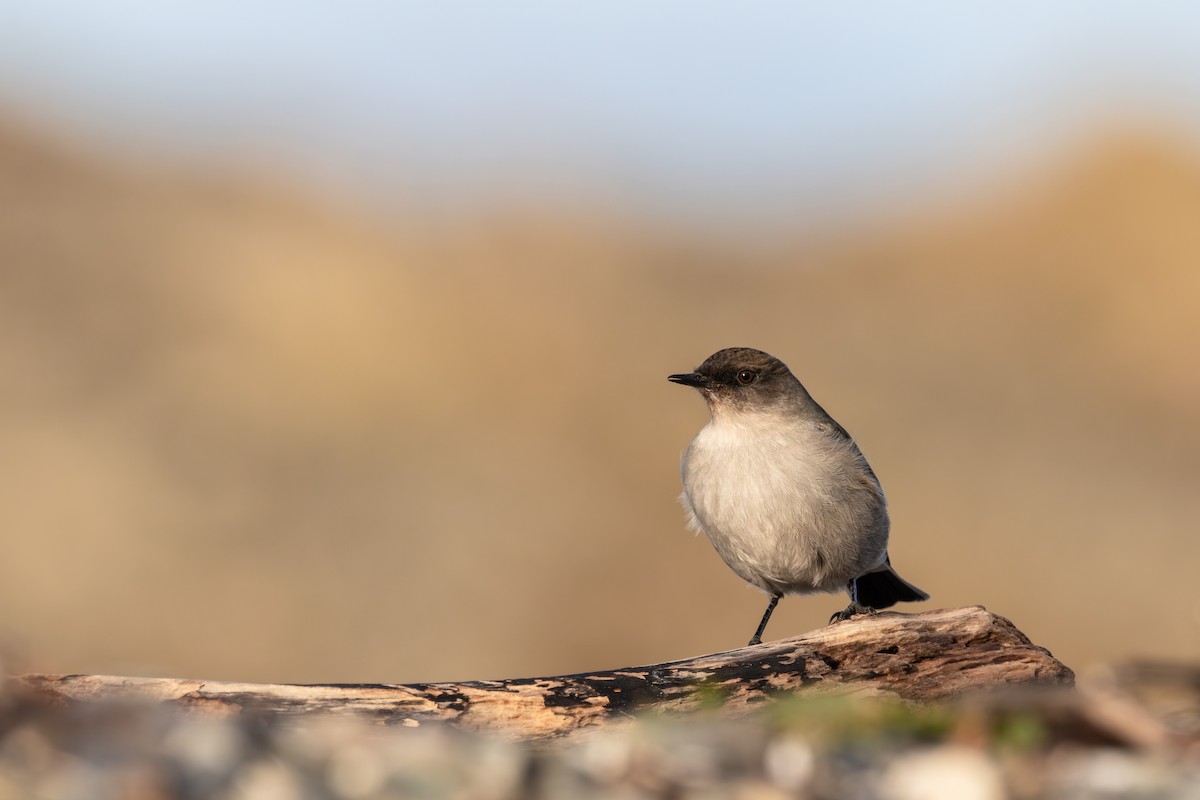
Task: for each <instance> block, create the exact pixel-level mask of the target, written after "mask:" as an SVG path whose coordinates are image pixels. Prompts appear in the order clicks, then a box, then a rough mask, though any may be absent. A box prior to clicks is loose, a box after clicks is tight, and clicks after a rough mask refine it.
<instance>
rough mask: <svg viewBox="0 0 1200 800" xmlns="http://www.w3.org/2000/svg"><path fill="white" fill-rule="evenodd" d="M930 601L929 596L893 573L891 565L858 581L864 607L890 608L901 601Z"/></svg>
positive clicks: (859, 593)
mask: <svg viewBox="0 0 1200 800" xmlns="http://www.w3.org/2000/svg"><path fill="white" fill-rule="evenodd" d="M928 599H929V595H928V594H926V593H925V592H922V591H921V590H920V589H918V588H917V587H915V586H913V585H912V584H911V583H909V582H908V581H906V580H904V579H903V578H901V577H900V576H899V575H897V574H896V573H895V572H893V571H892V568H891V565H888V566H887V567H886V568H884V569H882V570H880V571H879V572H868V573H867V574H866V575H863V576H861V577H859V579H858V602H859V603H860V604H862V605H864V606H870V607H871V608H888V607H889V606H894V605H896V603H897V602H900V601H905V602H908V603H915V602H917V601H919V600H928Z"/></svg>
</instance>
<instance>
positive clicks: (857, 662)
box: [17, 606, 1074, 739]
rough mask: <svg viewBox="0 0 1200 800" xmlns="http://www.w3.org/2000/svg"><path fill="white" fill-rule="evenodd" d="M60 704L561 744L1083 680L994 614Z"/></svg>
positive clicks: (41, 695)
mask: <svg viewBox="0 0 1200 800" xmlns="http://www.w3.org/2000/svg"><path fill="white" fill-rule="evenodd" d="M17 680H18V681H19V683H21V684H23V685H24V686H25V687H26V688H27V689H28V690H29V692H30V693H31V694H32V696H33V697H34V698H36V700H37V701H39V702H46V703H76V702H87V701H103V700H150V701H161V702H166V703H171V704H174V705H177V706H179V707H181V708H185V709H192V710H195V711H198V712H206V713H217V714H236V713H240V712H243V711H248V712H256V713H270V714H308V713H338V714H346V713H352V714H362V715H368V716H370V717H374V718H376V719H378V720H379V721H380V722H381V723H384V724H388V725H405V726H410V727H416V726H420V725H423V724H426V723H430V722H446V723H450V724H453V725H456V726H459V727H463V728H466V729H469V730H488V731H492V732H496V733H500V734H501V735H505V736H508V737H510V738H517V739H548V738H554V737H559V736H563V735H566V734H569V733H573V732H575V731H580V730H587V729H591V728H595V727H598V726H603V725H611V724H614V723H618V722H620V721H622V720H626V719H629V718H630V716H631V715H632V714H634V713H636V712H642V711H654V712H682V711H688V710H692V709H695V708H698V707H700V706H701V705H704V704H711V703H712V702H713V700H714V699H719V700H720V701H721V703H722V704H723V708H724V709H726V710H727V711H728V712H730V713H735V714H736V713H745V712H747V711H749V710H750V709H751V708H752V707H753V706H755V705H756V704H758V703H761V702H763V701H765V700H767V699H769V698H771V697H772V696H775V695H777V694H779V693H781V692H812V691H823V690H826V691H827V690H831V689H833V690H842V691H854V692H864V693H878V694H889V695H894V696H898V697H901V698H904V699H907V700H914V701H925V700H943V699H948V698H951V697H955V696H957V695H960V694H963V693H965V692H968V691H971V690H976V689H987V688H995V687H1000V686H1012V685H1018V684H1066V685H1070V684H1072V683H1073V681H1074V675H1073V673H1072V672H1071V670H1070V669H1068V668H1067V667H1066V666H1064V665H1063V664H1062V663H1061V662H1059V661H1057V660H1056V659H1055V658H1054V657H1053V656H1052V655H1050V653H1049V652H1048V651H1047V650H1045V649H1043V648H1041V647H1038V646H1036V645H1034V644H1032V643H1031V642H1030V641H1029V639H1028V638H1027V637H1026V636H1025V635H1024V634H1022V633H1021V632H1020V631H1019V630H1017V628H1016V627H1015V626H1014V625H1013V624H1012V623H1011V622H1009V621H1008V620H1007V619H1005V618H1003V617H999V616H996V615H995V614H991V613H989V612H988V611H986V610H985V609H984V608H982V607H981V606H970V607H966V608H955V609H944V610H940V611H930V612H926V613H923V614H897V613H881V614H878V615H876V616H862V617H856V618H854V619H852V620H849V621H847V622H841V623H838V624H836V625H832V626H830V627H827V628H822V629H819V630H816V631H812V632H810V633H806V634H803V635H801V636H796V637H792V638H789V639H781V640H779V641H776V642H768V643H765V644H762V645H758V646H755V647H746V648H741V649H738V650H730V651H727V652H724V653H715V654H712V655H705V656H699V657H697V658H689V659H684V660H682V661H673V662H668V663H665V664H655V665H652V666H644V667H630V668H626V669H616V670H608V671H601V672H588V673H580V674H578V675H564V676H557V677H547V678H521V679H515V680H497V681H468V682H465V683H415V684H403V685H400V684H395V685H393V684H319V685H290V684H252V683H231V682H217V681H202V680H186V679H174V678H127V677H116V676H109V675H37V674H31V675H25V676H22V677H20V678H18V679H17Z"/></svg>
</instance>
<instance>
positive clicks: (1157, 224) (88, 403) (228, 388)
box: [0, 125, 1200, 682]
mask: <svg viewBox="0 0 1200 800" xmlns="http://www.w3.org/2000/svg"><path fill="white" fill-rule="evenodd" d="M1084 145H1086V146H1083V145H1081V147H1080V149H1079V152H1078V154H1077V155H1076V156H1075V157H1073V158H1072V159H1070V160H1064V161H1061V162H1059V163H1056V164H1054V165H1052V166H1048V167H1045V168H1043V169H1041V170H1039V171H1037V172H1036V173H1029V174H1025V175H1023V176H1014V177H1013V178H1012V179H1011V180H1010V181H1009V183H1008V185H1007V186H1006V188H1005V190H1004V191H1003V192H1002V193H997V194H995V195H994V196H990V197H979V198H977V199H976V200H974V201H972V202H971V203H969V204H960V205H959V206H958V207H957V208H943V209H942V210H941V211H939V212H937V213H933V212H930V213H913V214H909V215H907V216H906V217H903V218H902V219H903V221H892V222H889V223H870V224H868V223H864V224H863V225H861V226H860V227H859V228H857V229H845V230H842V231H839V232H838V233H836V234H831V235H829V236H826V237H823V238H808V239H803V240H797V241H789V240H788V239H787V237H785V236H779V237H775V238H771V239H767V238H762V239H758V240H756V241H754V242H748V241H738V240H736V239H728V240H723V241H722V240H718V239H714V237H700V236H696V237H695V238H692V237H689V236H688V235H686V234H684V233H681V232H680V231H679V230H678V229H674V230H673V231H667V230H665V229H664V230H657V229H655V227H654V226H653V225H652V224H651V223H645V224H639V225H632V224H629V223H627V222H622V221H620V220H617V219H614V218H612V217H611V216H606V215H604V214H595V215H588V214H576V213H567V212H556V211H554V210H552V209H541V210H534V211H531V210H529V209H528V208H526V209H514V210H512V212H511V213H500V212H497V213H495V214H493V215H491V216H489V217H486V218H482V217H473V218H470V219H467V218H464V219H462V220H461V221H458V222H446V221H442V222H441V223H438V224H433V223H432V222H429V221H422V220H420V219H415V218H414V219H405V220H401V221H399V222H397V223H396V224H394V225H393V224H383V222H381V221H380V219H379V218H378V217H376V218H374V219H372V218H369V217H368V216H367V215H364V214H361V213H359V212H357V211H355V210H353V209H350V208H346V207H339V206H338V205H337V204H335V203H334V202H333V201H328V200H324V199H319V198H314V197H311V196H310V197H306V196H302V195H300V194H298V193H296V192H294V191H291V190H289V189H287V188H282V187H281V185H280V184H270V185H268V184H266V183H265V182H261V181H260V182H255V181H251V180H245V179H242V178H239V177H237V176H218V177H211V178H205V177H199V176H197V175H196V174H194V173H192V174H185V173H182V172H179V173H169V172H166V171H164V170H163V169H161V168H159V169H152V168H151V167H149V166H148V165H146V164H138V163H129V162H127V161H126V162H121V161H119V160H117V159H109V158H103V157H99V156H96V155H94V154H92V155H83V154H81V152H79V151H75V150H72V149H71V148H69V147H63V146H60V145H56V144H54V143H52V140H51V139H49V138H47V137H45V136H43V135H42V134H40V133H31V132H29V131H28V130H24V129H22V128H20V126H17V125H9V126H7V127H4V128H2V129H0V381H2V386H0V531H2V532H3V555H2V556H0V609H2V610H0V640H2V641H3V642H4V643H5V644H6V646H7V647H9V648H10V649H12V650H14V651H15V652H18V653H20V654H21V655H22V658H23V664H22V666H23V667H24V668H28V669H36V670H39V671H46V672H122V673H139V674H160V675H174V676H179V677H183V676H197V677H207V678H213V679H238V680H262V681H297V682H298V681H342V682H346V681H389V682H399V681H405V682H412V681H420V680H433V679H440V680H455V679H468V678H487V677H501V676H516V675H522V674H553V673H557V672H570V671H580V670H586V669H596V668H606V667H616V666H621V665H625V664H641V663H651V662H655V661H661V660H667V659H671V658H676V657H684V656H687V655H693V654H697V653H700V652H711V651H715V650H721V649H727V648H730V647H734V646H738V645H740V644H741V643H742V642H744V641H745V639H746V637H747V636H748V635H749V633H750V632H751V630H752V629H753V626H754V624H755V623H756V622H757V620H758V616H759V615H760V614H761V611H762V607H763V603H764V600H763V598H762V597H761V595H759V594H758V593H757V592H755V591H753V590H749V589H747V588H745V587H744V586H742V584H741V582H740V581H739V580H738V579H737V578H736V577H735V576H734V575H733V574H732V573H730V572H729V571H728V570H727V569H726V567H725V566H724V565H723V564H722V563H721V562H720V559H719V558H717V556H716V555H715V554H714V553H712V552H711V549H710V548H709V546H708V544H707V543H706V542H705V541H704V540H703V539H702V538H695V537H692V536H691V535H690V534H688V533H687V532H686V531H685V528H684V524H683V516H682V512H681V510H680V508H679V507H678V505H677V504H676V501H675V497H676V495H677V493H678V475H677V468H678V457H679V454H680V453H681V451H682V450H683V448H684V447H685V446H686V445H687V442H688V441H689V439H690V437H691V436H692V435H693V434H694V433H695V431H696V430H697V429H698V428H699V427H700V425H702V424H703V422H704V421H705V419H706V413H705V411H704V407H703V403H702V402H701V401H700V399H699V398H698V397H696V396H694V393H691V392H687V391H685V390H683V389H681V388H680V387H677V386H672V385H671V384H669V383H667V382H666V380H665V377H666V375H667V374H668V373H672V372H679V371H683V370H687V369H690V368H691V367H693V366H695V365H696V364H697V363H699V362H700V361H701V360H702V359H703V358H704V357H706V356H707V355H708V354H709V353H711V352H712V351H714V350H716V349H719V348H721V347H726V346H733V345H746V346H754V347H759V348H762V349H765V350H768V351H770V352H772V353H774V354H776V355H778V356H780V357H781V358H783V359H784V360H785V361H786V362H788V364H789V365H790V366H791V367H792V369H793V371H794V372H796V374H797V375H798V376H799V377H800V378H801V380H802V381H804V382H805V384H806V385H807V386H808V388H809V390H810V391H811V392H812V393H813V394H814V396H815V397H816V398H817V399H818V400H819V401H820V402H821V403H822V404H823V405H824V406H825V407H826V408H827V409H828V410H829V411H830V412H831V413H832V414H833V415H834V416H835V417H836V418H837V419H838V420H839V421H840V422H841V423H842V424H843V425H845V426H846V427H847V428H848V429H849V430H850V431H851V432H852V433H853V434H854V435H855V436H856V438H857V439H858V440H859V442H860V444H861V445H862V447H863V449H864V451H865V452H866V453H867V455H868V457H869V458H870V459H871V461H872V464H873V465H874V467H875V469H876V472H877V473H878V474H879V476H880V478H881V480H882V481H883V484H884V487H885V489H886V490H887V491H888V495H889V499H890V503H891V507H892V515H893V541H892V548H891V549H892V558H893V563H895V564H896V565H897V567H898V568H899V570H900V571H901V573H902V574H904V575H905V576H906V577H907V578H908V579H910V580H912V581H913V582H914V583H916V584H918V585H920V586H921V587H923V588H925V589H927V590H928V591H930V592H931V593H932V594H933V600H932V601H931V604H930V605H931V606H956V605H966V604H975V603H980V604H984V605H986V606H987V607H988V608H990V609H991V610H993V611H995V612H997V613H1000V614H1003V615H1006V616H1010V617H1011V618H1013V619H1014V621H1015V622H1016V623H1017V624H1018V626H1019V627H1020V628H1022V629H1023V630H1024V631H1026V632H1027V633H1028V634H1030V636H1031V637H1033V639H1034V640H1035V641H1036V642H1038V643H1039V644H1042V645H1044V646H1047V647H1048V648H1050V649H1051V650H1052V651H1053V652H1054V653H1055V655H1057V656H1059V657H1060V658H1062V659H1063V660H1064V661H1066V662H1067V663H1068V664H1070V665H1071V666H1073V667H1076V668H1080V667H1083V666H1086V664H1088V663H1090V662H1095V661H1101V660H1114V659H1122V658H1127V657H1130V656H1135V655H1136V656H1150V657H1168V658H1180V659H1197V658H1200V599H1197V595H1196V594H1195V592H1194V589H1193V579H1192V578H1190V577H1188V576H1189V575H1192V574H1193V572H1194V571H1195V566H1194V565H1195V564H1196V563H1198V562H1200V536H1197V522H1198V521H1200V492H1198V490H1197V484H1198V482H1200V411H1198V409H1200V371H1198V370H1197V368H1196V359H1197V354H1198V353H1200V321H1198V319H1197V313H1198V309H1200V266H1198V265H1200V224H1198V220H1200V163H1198V162H1197V160H1196V158H1195V156H1194V154H1193V153H1192V152H1191V150H1190V149H1189V147H1188V145H1187V144H1186V143H1182V142H1177V141H1173V140H1171V139H1170V138H1163V139H1155V138H1153V137H1139V136H1109V137H1097V138H1096V139H1095V140H1094V141H1092V142H1090V143H1084ZM921 199H922V198H921V189H920V187H913V196H912V198H911V204H912V207H913V208H914V209H917V210H920V209H921V208H922V203H921ZM898 219H900V218H898ZM401 223H402V224H401ZM842 604H843V601H842V600H840V599H838V598H833V597H814V598H800V599H796V598H789V599H787V600H786V601H785V602H784V603H783V604H781V606H780V611H779V613H778V614H777V615H776V618H775V620H774V621H773V623H772V627H771V630H770V632H769V633H770V634H771V635H772V636H773V637H782V636H785V635H790V634H793V633H798V632H800V631H802V630H806V629H808V628H811V627H815V626H817V625H820V624H823V622H824V620H825V619H827V617H828V614H829V613H830V612H831V611H832V610H835V609H836V608H839V607H841V605H842ZM914 608H916V607H914Z"/></svg>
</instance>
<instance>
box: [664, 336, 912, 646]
mask: <svg viewBox="0 0 1200 800" xmlns="http://www.w3.org/2000/svg"><path fill="white" fill-rule="evenodd" d="M667 380H669V381H671V382H673V383H678V384H682V385H683V386H690V387H692V388H694V389H696V390H697V391H699V392H700V394H701V395H702V396H703V397H704V399H705V401H706V402H707V403H708V410H709V414H710V417H711V419H710V420H709V422H708V424H707V425H705V426H704V427H703V428H702V429H701V430H700V432H699V433H698V434H697V435H696V437H695V439H693V440H692V442H691V444H690V445H689V446H688V448H687V451H686V452H685V453H684V455H683V459H682V463H681V468H680V473H681V477H682V480H683V494H682V495H681V496H680V501H681V502H682V504H683V507H684V510H685V512H686V515H687V521H688V525H689V527H691V528H692V529H694V530H696V531H698V532H700V533H703V534H704V535H705V536H706V537H707V538H708V540H709V542H710V543H711V544H712V546H713V548H714V549H715V550H716V551H717V554H718V555H720V556H721V558H722V559H723V560H724V561H725V563H726V564H727V565H728V566H729V568H730V569H732V570H733V571H734V572H735V573H736V574H737V575H738V576H739V577H741V578H742V579H743V580H745V581H747V582H748V583H750V584H751V585H753V586H756V587H758V588H759V589H761V590H762V591H763V592H765V593H766V594H767V595H768V596H769V597H770V600H769V602H768V605H767V610H766V612H765V613H764V614H763V616H762V621H761V622H759V624H758V628H757V629H756V630H755V632H754V636H753V638H751V639H750V643H749V645H747V646H751V645H757V644H761V643H762V635H763V632H764V631H765V630H766V627H767V622H768V621H769V620H770V619H771V614H772V612H774V611H775V606H776V604H778V602H779V600H780V598H781V597H783V596H784V595H785V594H796V595H806V594H813V593H817V592H839V591H842V590H845V591H846V592H847V593H848V594H849V595H850V605H848V606H847V607H846V609H845V610H843V611H839V612H837V613H835V614H834V615H833V616H832V617H830V620H829V624H831V625H832V624H834V623H836V622H840V621H843V620H847V619H850V618H851V617H852V616H854V615H856V614H874V613H875V611H876V609H883V608H888V607H890V606H892V605H895V604H896V603H897V602H898V601H905V602H917V601H921V600H928V599H929V595H928V594H927V593H926V592H924V591H922V590H921V589H918V588H917V587H916V586H913V585H912V584H911V583H909V582H908V581H906V580H904V579H903V578H901V577H900V576H899V575H898V574H897V573H896V570H895V569H893V568H892V565H891V560H890V559H889V558H888V533H889V528H890V522H889V518H888V511H887V500H886V499H885V497H884V494H883V488H882V486H881V485H880V483H879V479H878V478H876V477H875V472H874V471H873V470H872V469H871V466H870V464H868V463H867V459H866V458H865V457H864V456H863V454H862V451H861V450H859V448H858V445H857V444H855V442H854V440H853V439H852V438H851V437H850V434H849V433H847V432H846V429H845V428H843V427H842V426H841V425H839V424H838V423H837V422H836V421H835V420H834V419H833V417H831V416H829V414H827V413H826V412H825V409H823V408H821V406H820V405H818V404H817V402H816V401H815V400H814V399H813V398H812V395H810V394H809V393H808V390H806V389H805V388H804V386H803V384H801V383H800V381H799V380H798V379H797V378H796V376H795V375H793V374H792V372H791V370H789V369H788V367H787V365H786V364H784V363H783V362H782V361H780V360H779V359H778V358H775V357H774V356H772V355H770V354H768V353H764V352H763V351H761V350H755V349H753V348H750V347H731V348H727V349H724V350H720V351H718V352H716V353H713V354H712V355H711V356H709V357H708V358H707V359H706V360H705V361H704V363H702V364H701V365H700V366H698V367H696V369H695V371H693V372H687V373H682V374H678V375H669V376H668V377H667Z"/></svg>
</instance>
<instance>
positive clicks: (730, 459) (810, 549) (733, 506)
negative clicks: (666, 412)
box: [682, 413, 888, 594]
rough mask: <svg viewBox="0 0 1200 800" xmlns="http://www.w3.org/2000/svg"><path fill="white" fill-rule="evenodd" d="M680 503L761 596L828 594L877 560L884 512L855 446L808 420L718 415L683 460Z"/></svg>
mask: <svg viewBox="0 0 1200 800" xmlns="http://www.w3.org/2000/svg"><path fill="white" fill-rule="evenodd" d="M683 485H684V492H683V497H682V500H683V503H684V506H685V508H686V509H687V510H688V512H689V522H690V523H691V525H692V526H693V527H695V528H696V529H698V530H700V531H701V532H703V533H704V534H705V535H706V536H707V537H708V539H709V541H711V542H712V545H713V547H714V548H716V550H717V552H718V553H719V554H720V556H721V558H722V559H724V560H725V563H726V564H728V565H729V566H730V567H731V568H732V569H733V571H734V572H736V573H737V574H738V575H740V576H741V577H742V578H744V579H745V580H747V581H749V582H750V583H752V584H754V585H756V586H758V587H760V588H761V589H763V590H764V591H766V592H769V593H774V592H784V593H800V594H803V593H806V592H813V591H837V590H839V589H841V588H843V587H844V586H845V585H846V582H847V581H849V580H850V579H851V578H854V577H857V576H858V575H861V574H862V573H863V572H866V571H867V570H868V569H871V568H872V567H875V566H878V565H880V564H882V563H883V559H884V557H885V553H886V550H887V530H888V520H887V511H886V506H885V503H884V499H883V493H882V491H881V490H880V489H879V486H878V483H877V482H876V481H875V480H874V478H873V477H872V476H871V475H870V472H869V470H868V468H867V467H866V461H865V460H864V459H863V457H862V455H861V453H859V451H858V448H857V447H855V445H854V444H853V443H852V442H850V441H849V440H847V439H845V438H844V437H842V436H840V435H837V434H835V433H833V432H832V431H831V430H830V429H829V428H828V427H823V426H822V425H820V423H819V421H817V420H809V419H799V418H796V419H793V418H788V419H783V418H780V417H778V416H775V415H773V414H756V413H743V414H735V415H722V416H721V418H719V419H714V420H713V421H712V422H710V423H709V424H708V425H707V426H705V427H704V429H703V430H701V431H700V433H699V434H698V435H697V436H696V438H695V440H694V441H693V442H692V444H691V446H690V447H689V448H688V452H687V454H686V455H685V456H684V460H683Z"/></svg>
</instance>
